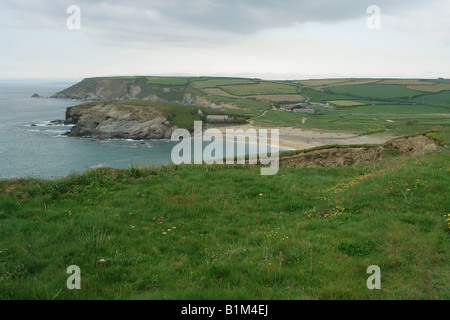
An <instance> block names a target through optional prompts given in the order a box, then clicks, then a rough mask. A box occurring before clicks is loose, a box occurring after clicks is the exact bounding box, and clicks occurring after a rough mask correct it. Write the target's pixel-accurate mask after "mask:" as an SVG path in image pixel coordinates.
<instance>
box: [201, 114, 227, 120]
mask: <svg viewBox="0 0 450 320" xmlns="http://www.w3.org/2000/svg"><path fill="white" fill-rule="evenodd" d="M206 120H208V121H209V122H224V121H227V120H228V116H225V115H210V116H207V117H206Z"/></svg>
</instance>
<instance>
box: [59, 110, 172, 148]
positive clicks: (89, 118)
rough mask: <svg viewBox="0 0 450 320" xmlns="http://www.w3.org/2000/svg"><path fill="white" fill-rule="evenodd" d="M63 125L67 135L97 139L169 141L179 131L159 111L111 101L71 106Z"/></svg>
mask: <svg viewBox="0 0 450 320" xmlns="http://www.w3.org/2000/svg"><path fill="white" fill-rule="evenodd" d="M64 124H65V125H74V126H73V127H72V129H71V130H70V131H69V132H67V133H66V135H67V136H70V137H95V138H98V139H133V140H146V139H170V137H171V135H172V132H173V131H174V130H175V129H177V128H178V127H177V126H174V125H172V124H171V123H170V122H169V120H168V117H167V116H166V115H164V113H163V112H162V111H161V110H159V109H157V108H154V107H150V106H145V107H144V106H136V105H126V104H116V103H108V102H103V103H98V104H95V105H89V106H86V105H79V106H74V107H69V108H67V110H66V119H65V121H64Z"/></svg>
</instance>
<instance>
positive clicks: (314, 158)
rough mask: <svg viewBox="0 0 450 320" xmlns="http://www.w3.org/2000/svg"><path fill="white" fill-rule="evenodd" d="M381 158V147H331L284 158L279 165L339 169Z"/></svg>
mask: <svg viewBox="0 0 450 320" xmlns="http://www.w3.org/2000/svg"><path fill="white" fill-rule="evenodd" d="M382 157H383V147H382V146H378V147H370V146H368V147H352V146H349V147H331V148H324V149H319V150H311V151H306V152H302V153H299V154H296V155H291V156H284V157H281V159H280V164H285V165H289V166H293V167H295V168H309V167H339V166H349V165H353V164H359V163H363V162H372V161H376V160H379V159H381V158H382Z"/></svg>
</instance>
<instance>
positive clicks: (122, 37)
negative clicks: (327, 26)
mask: <svg viewBox="0 0 450 320" xmlns="http://www.w3.org/2000/svg"><path fill="white" fill-rule="evenodd" d="M433 1H436V0H430V1H427V3H428V4H429V3H431V2H433ZM374 2H377V5H379V6H380V7H381V8H382V12H383V13H389V14H395V13H396V12H401V11H402V10H406V9H408V8H411V7H413V6H420V4H423V3H424V1H419V0H409V1H408V0H397V1H389V0H378V1H373V0H342V1H336V0H283V1H273V0H189V1H188V0H150V1H144V0H130V1H120V0H118V1H99V0H94V1H86V0H82V1H73V0H63V1H50V0H47V1H46V0H42V1H35V0H22V1H20V2H18V1H11V0H2V2H1V3H0V9H2V10H7V11H9V12H10V13H12V14H13V15H14V16H15V19H16V21H17V24H19V25H21V26H22V27H24V26H28V27H30V28H37V27H50V28H61V29H63V28H64V27H65V23H64V21H65V19H66V18H67V14H66V11H65V10H66V8H67V6H69V5H71V4H77V5H79V6H80V8H81V10H82V28H85V30H86V32H89V34H90V35H92V36H93V37H96V38H99V39H102V41H110V42H116V41H117V42H124V41H125V42H127V41H136V42H145V41H148V42H161V41H162V42H183V41H199V42H202V41H204V42H209V41H211V39H212V38H215V37H214V36H213V35H219V38H220V39H221V40H222V39H226V38H227V37H231V38H233V37H236V36H239V35H251V34H254V33H257V32H259V31H262V30H266V29H270V28H277V27H288V26H290V25H292V24H294V23H300V24H301V23H306V22H320V23H333V22H339V21H345V20H350V19H357V18H361V17H364V16H365V15H366V8H367V7H368V6H369V5H371V4H374ZM216 40H217V39H216Z"/></svg>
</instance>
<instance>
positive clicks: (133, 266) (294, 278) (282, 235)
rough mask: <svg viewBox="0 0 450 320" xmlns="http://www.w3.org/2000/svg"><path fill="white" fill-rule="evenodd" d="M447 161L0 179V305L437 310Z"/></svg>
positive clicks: (444, 290)
mask: <svg viewBox="0 0 450 320" xmlns="http://www.w3.org/2000/svg"><path fill="white" fill-rule="evenodd" d="M449 163H450V156H449V149H448V147H445V148H444V149H441V150H439V151H438V152H434V153H431V154H428V155H425V156H416V157H403V156H402V157H393V158H388V159H386V160H384V161H381V162H377V163H372V164H368V165H359V166H354V167H348V168H321V169H292V168H281V169H280V171H279V173H278V174H277V175H275V176H270V177H262V176H261V175H260V172H259V168H255V167H241V166H223V167H219V166H166V167H160V168H151V167H149V168H139V167H138V166H134V167H133V168H132V169H130V170H112V169H99V170H96V171H89V172H86V173H85V174H82V175H72V176H69V177H67V178H64V179H61V180H57V181H43V180H36V179H22V180H13V181H0V190H1V193H0V208H1V209H0V222H1V223H0V235H1V236H0V299H53V298H57V299H81V298H82V299H136V298H137V299H142V298H145V299H449V298H450V295H449V291H448V282H449V278H448V275H449V271H450V270H449V265H448V261H449V258H450V257H449V252H450V250H449V249H450V248H449V227H450V224H449V216H448V215H449V214H450V212H449V211H448V209H449V208H450V202H449V201H450V200H449V197H448V196H446V195H448V191H449V189H448V186H449V184H450V174H449V172H450V167H449V166H448V164H449ZM70 265H77V266H79V267H80V268H81V272H82V282H81V283H82V290H74V291H70V290H68V289H67V288H66V280H67V278H68V276H69V275H68V274H66V269H67V267H68V266H70ZM370 265H378V266H379V267H380V268H381V281H382V290H380V291H377V290H374V291H371V290H368V289H367V287H366V280H367V278H368V275H367V274H366V269H367V267H368V266H370Z"/></svg>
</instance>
